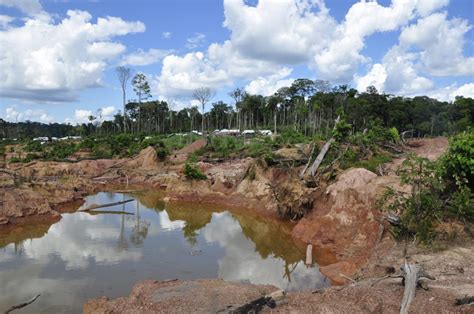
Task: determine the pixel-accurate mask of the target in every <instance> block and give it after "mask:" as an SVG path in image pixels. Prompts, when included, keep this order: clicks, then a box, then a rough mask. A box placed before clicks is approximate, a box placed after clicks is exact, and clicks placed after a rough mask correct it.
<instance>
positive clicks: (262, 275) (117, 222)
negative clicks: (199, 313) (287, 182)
mask: <svg viewBox="0 0 474 314" xmlns="http://www.w3.org/2000/svg"><path fill="white" fill-rule="evenodd" d="M131 197H132V196H131V195H124V194H115V193H99V194H97V195H94V196H91V197H88V198H87V200H86V203H85V204H84V205H83V206H84V207H86V206H90V205H91V204H103V203H109V202H116V201H120V200H126V199H129V198H131ZM135 197H136V201H133V202H129V203H126V204H122V205H118V206H114V207H112V208H107V209H108V210H109V209H110V210H113V211H116V212H117V211H118V212H124V213H125V212H129V213H133V215H123V214H98V215H91V214H88V213H73V214H65V215H63V219H62V220H61V221H60V222H58V223H56V224H53V225H51V226H48V225H36V226H31V227H24V228H20V229H18V228H17V229H14V230H9V231H6V232H3V234H2V232H0V248H1V250H0V282H1V283H2V285H0V310H1V309H3V308H7V307H9V306H11V305H12V304H16V303H19V302H23V301H24V300H27V299H29V298H30V297H31V296H33V295H35V294H37V293H41V294H42V297H41V298H40V299H39V300H38V301H37V302H35V304H32V305H31V306H30V307H29V308H28V309H27V310H26V311H27V312H28V311H31V312H38V311H46V312H50V311H66V312H69V311H80V309H81V308H82V304H83V302H84V301H85V300H87V299H88V298H91V297H96V296H100V295H107V296H109V297H117V296H121V295H126V294H128V293H129V291H130V288H131V287H132V286H133V284H134V283H135V282H136V281H138V280H142V279H148V278H154V279H167V278H181V279H195V278H216V277H219V278H223V279H225V280H232V281H249V282H251V283H256V284H272V285H275V286H278V287H281V288H285V289H290V290H291V289H313V288H315V287H320V286H323V285H327V284H328V283H327V281H326V280H325V278H324V277H322V276H321V275H320V273H319V272H318V270H317V267H313V268H307V267H306V266H305V265H304V264H303V260H304V247H301V246H299V245H297V244H295V243H294V242H292V241H291V238H290V237H289V233H290V231H291V228H290V226H289V225H287V224H284V223H281V222H279V221H274V220H271V219H262V218H260V217H258V216H255V215H252V214H251V213H249V212H245V211H232V212H228V211H224V210H215V208H209V207H205V206H199V205H196V204H180V205H176V204H175V205H168V206H166V207H165V205H164V203H162V202H161V201H160V200H159V195H154V194H151V193H144V194H138V195H135ZM145 204H146V205H145ZM0 231H1V230H0ZM195 252H199V254H194V253H195Z"/></svg>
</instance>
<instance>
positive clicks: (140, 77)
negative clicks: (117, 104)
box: [132, 73, 151, 132]
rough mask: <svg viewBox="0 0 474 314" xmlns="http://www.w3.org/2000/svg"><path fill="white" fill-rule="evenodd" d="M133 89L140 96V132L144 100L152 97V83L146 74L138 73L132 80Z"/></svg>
mask: <svg viewBox="0 0 474 314" xmlns="http://www.w3.org/2000/svg"><path fill="white" fill-rule="evenodd" d="M132 86H133V91H134V92H135V94H137V96H138V126H137V127H138V131H139V132H140V130H141V126H142V110H141V109H142V108H141V104H142V100H146V99H148V98H150V97H151V91H150V85H149V84H148V81H147V79H146V76H145V74H143V73H137V74H135V76H134V77H133V80H132Z"/></svg>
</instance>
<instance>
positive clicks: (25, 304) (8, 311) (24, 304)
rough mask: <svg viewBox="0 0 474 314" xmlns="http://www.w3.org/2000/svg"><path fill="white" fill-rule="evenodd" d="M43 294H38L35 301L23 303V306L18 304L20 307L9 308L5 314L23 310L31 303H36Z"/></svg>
mask: <svg viewBox="0 0 474 314" xmlns="http://www.w3.org/2000/svg"><path fill="white" fill-rule="evenodd" d="M40 295H41V294H38V295H37V296H36V297H34V298H33V299H31V300H29V301H27V302H25V303H21V304H18V305H14V306H12V307H11V308H9V309H8V310H6V311H5V314H8V313H10V312H11V311H14V310H18V309H21V308H23V307H25V306H27V305H30V304H31V303H33V302H35V301H36V300H37V299H38V298H39V297H40Z"/></svg>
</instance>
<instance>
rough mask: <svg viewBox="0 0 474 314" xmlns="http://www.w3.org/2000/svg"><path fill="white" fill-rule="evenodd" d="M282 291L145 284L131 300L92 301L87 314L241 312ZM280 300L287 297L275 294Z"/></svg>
mask: <svg viewBox="0 0 474 314" xmlns="http://www.w3.org/2000/svg"><path fill="white" fill-rule="evenodd" d="M276 290H278V289H277V288H276V287H273V286H269V285H251V284H243V283H232V282H225V281H223V280H219V279H211V280H194V281H180V280H176V281H161V282H160V281H158V282H157V281H154V280H147V281H143V282H141V283H139V284H137V285H135V287H133V289H132V293H131V294H130V296H128V297H124V298H118V299H114V300H110V301H108V300H107V299H105V298H103V297H102V298H99V299H93V300H89V301H88V302H87V303H86V304H85V305H84V308H83V313H124V312H125V313H139V312H140V313H143V312H145V313H155V312H160V313H217V312H226V311H227V310H228V309H230V308H233V309H235V308H238V307H239V306H242V305H244V304H246V303H248V302H250V301H253V300H255V299H257V298H260V297H262V296H263V295H266V294H270V293H272V292H274V291H276ZM275 295H276V296H277V297H278V300H279V301H280V300H283V299H284V295H282V294H281V293H277V294H275Z"/></svg>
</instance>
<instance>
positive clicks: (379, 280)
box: [370, 275, 403, 287]
mask: <svg viewBox="0 0 474 314" xmlns="http://www.w3.org/2000/svg"><path fill="white" fill-rule="evenodd" d="M388 278H403V276H402V275H387V276H383V277H380V278H377V279H376V280H375V281H374V282H372V283H371V284H370V286H371V287H373V286H375V284H376V283H379V282H381V281H382V280H385V279H388Z"/></svg>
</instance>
